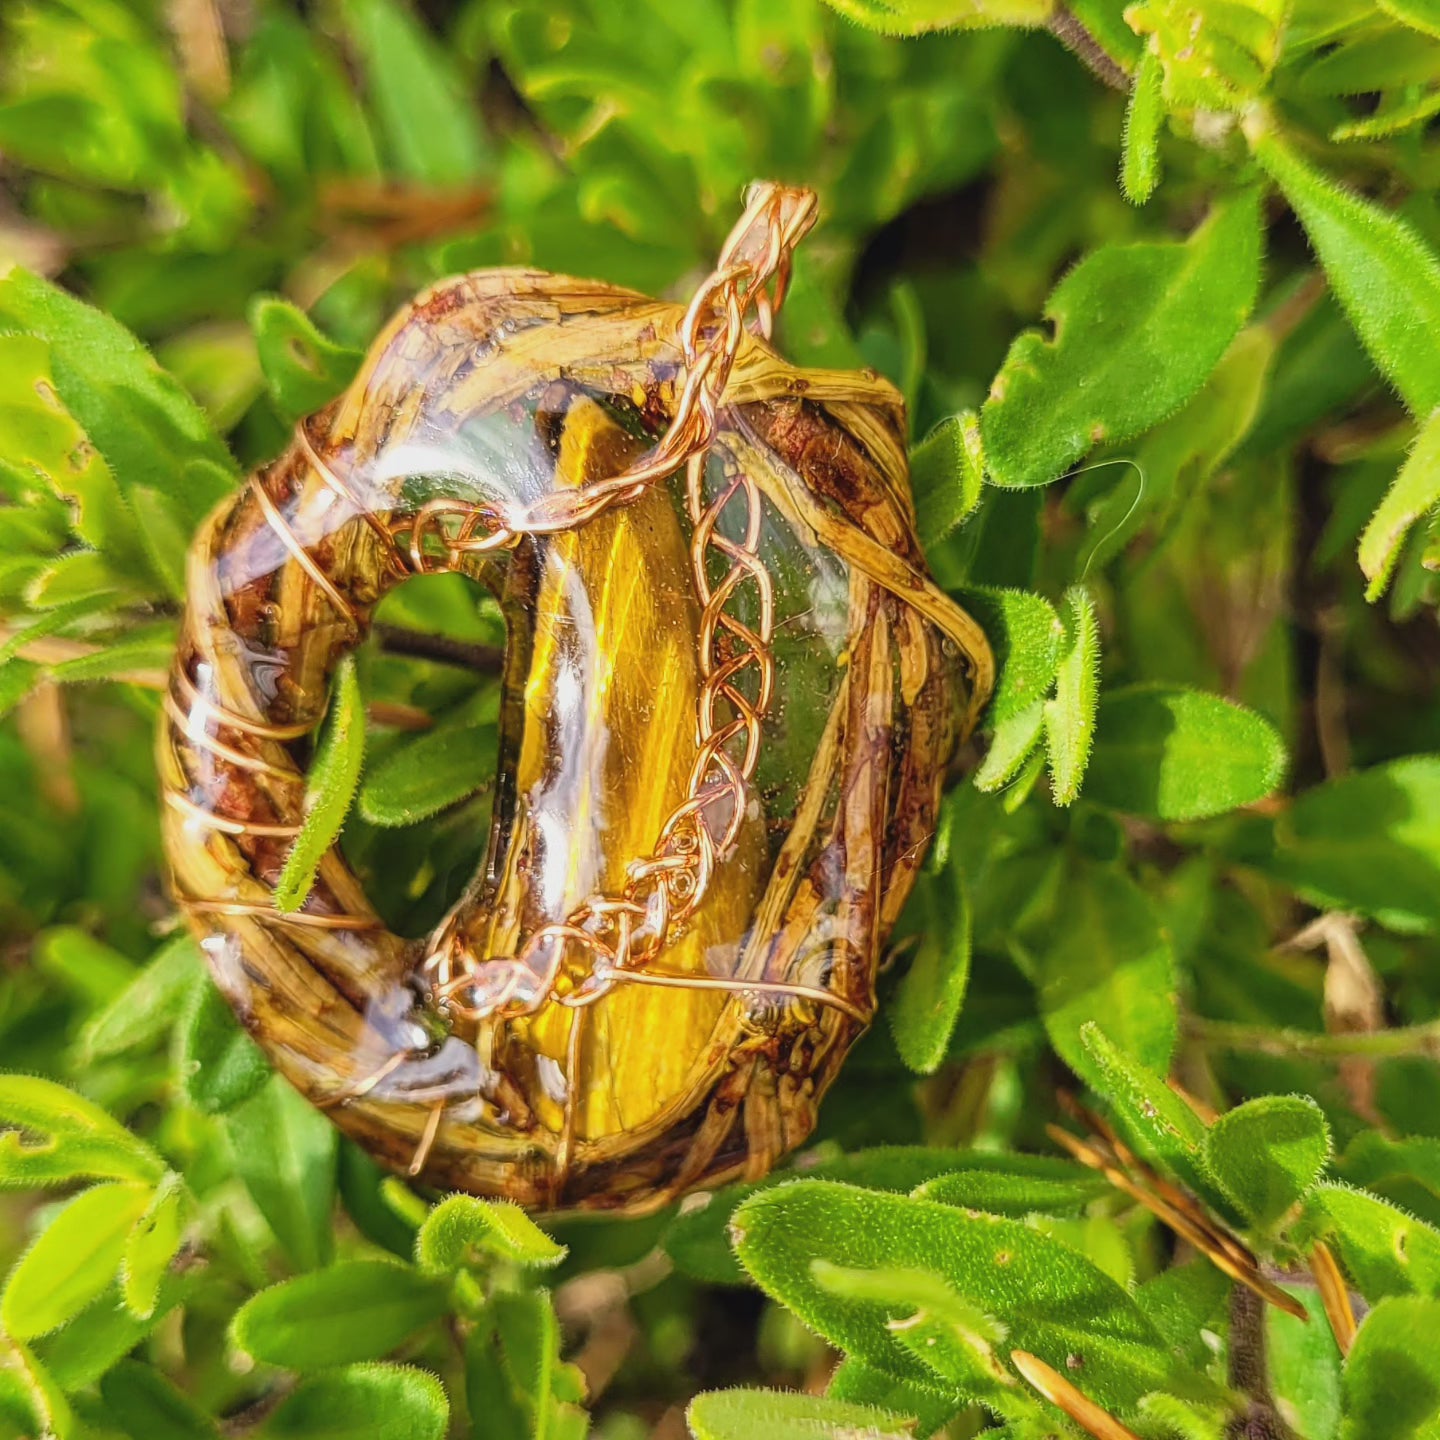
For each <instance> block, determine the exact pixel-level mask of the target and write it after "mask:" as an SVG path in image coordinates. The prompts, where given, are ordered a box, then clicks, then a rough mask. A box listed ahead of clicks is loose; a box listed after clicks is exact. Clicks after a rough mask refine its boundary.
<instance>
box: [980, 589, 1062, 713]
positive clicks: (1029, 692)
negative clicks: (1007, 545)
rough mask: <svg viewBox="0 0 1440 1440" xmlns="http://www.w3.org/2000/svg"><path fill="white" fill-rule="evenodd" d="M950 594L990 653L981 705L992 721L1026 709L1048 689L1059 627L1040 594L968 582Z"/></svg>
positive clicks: (1057, 651) (1057, 657)
mask: <svg viewBox="0 0 1440 1440" xmlns="http://www.w3.org/2000/svg"><path fill="white" fill-rule="evenodd" d="M955 599H956V600H957V601H959V603H960V604H961V605H963V606H964V607H965V609H966V610H968V611H969V612H970V614H971V615H972V616H973V617H974V618H975V622H976V624H978V625H979V626H980V628H981V629H982V630H984V632H985V636H986V638H987V639H988V640H989V641H990V645H991V648H992V649H993V650H994V652H995V667H996V681H995V693H994V694H993V695H992V696H991V697H990V703H989V705H988V706H987V707H986V710H985V721H986V724H987V725H991V726H996V727H998V726H999V725H1001V724H1003V723H1004V722H1005V721H1007V720H1012V719H1014V718H1015V717H1016V716H1018V715H1020V714H1022V713H1024V712H1025V711H1027V710H1028V709H1029V708H1030V706H1032V705H1033V704H1034V703H1035V701H1037V700H1042V699H1044V697H1045V696H1046V695H1048V694H1049V692H1050V686H1051V684H1052V683H1053V682H1054V680H1055V674H1056V671H1057V670H1058V669H1059V667H1060V651H1061V645H1062V643H1063V641H1064V638H1065V626H1064V625H1063V624H1062V623H1061V620H1060V617H1059V615H1057V614H1056V613H1055V607H1054V606H1053V605H1051V603H1050V602H1049V601H1048V600H1046V599H1045V597H1044V596H1043V595H1036V594H1035V593H1033V592H1032V591H1029V590H995V589H990V588H988V587H982V586H971V587H967V588H965V589H962V590H957V591H956V592H955Z"/></svg>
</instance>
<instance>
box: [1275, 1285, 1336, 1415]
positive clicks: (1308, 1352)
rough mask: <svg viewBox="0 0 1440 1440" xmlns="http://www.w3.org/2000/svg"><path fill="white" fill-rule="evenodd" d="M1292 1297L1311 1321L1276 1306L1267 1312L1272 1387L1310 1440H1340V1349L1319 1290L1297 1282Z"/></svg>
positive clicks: (1284, 1408) (1284, 1411)
mask: <svg viewBox="0 0 1440 1440" xmlns="http://www.w3.org/2000/svg"><path fill="white" fill-rule="evenodd" d="M1289 1293H1290V1295H1291V1296H1292V1297H1293V1298H1294V1299H1296V1300H1298V1301H1299V1302H1300V1303H1301V1304H1302V1305H1303V1306H1304V1307H1305V1311H1306V1313H1307V1315H1308V1316H1309V1319H1308V1320H1301V1319H1300V1318H1299V1317H1298V1316H1295V1315H1287V1314H1286V1313H1285V1311H1283V1310H1281V1309H1279V1308H1278V1307H1276V1306H1274V1305H1272V1306H1269V1307H1268V1308H1267V1310H1266V1325H1265V1329H1266V1332H1267V1333H1266V1337H1265V1338H1266V1342H1267V1350H1268V1356H1267V1358H1268V1359H1269V1362H1270V1388H1271V1391H1272V1392H1273V1394H1274V1396H1275V1400H1276V1403H1277V1404H1278V1405H1279V1406H1280V1408H1281V1412H1282V1413H1283V1414H1286V1415H1289V1416H1291V1417H1293V1421H1292V1423H1293V1425H1294V1428H1295V1430H1296V1431H1297V1432H1298V1433H1299V1434H1301V1435H1304V1436H1305V1437H1306V1440H1336V1436H1337V1434H1338V1432H1339V1429H1340V1360H1341V1356H1340V1347H1339V1346H1338V1345H1336V1343H1335V1334H1334V1332H1333V1331H1332V1330H1331V1329H1330V1322H1329V1321H1328V1320H1327V1319H1326V1316H1325V1306H1324V1304H1323V1302H1322V1301H1321V1299H1320V1295H1319V1292H1318V1291H1316V1290H1311V1289H1306V1288H1302V1287H1301V1286H1298V1285H1297V1286H1293V1287H1291V1288H1290V1290H1289Z"/></svg>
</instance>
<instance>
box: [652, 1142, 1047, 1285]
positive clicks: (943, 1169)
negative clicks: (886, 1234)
mask: <svg viewBox="0 0 1440 1440" xmlns="http://www.w3.org/2000/svg"><path fill="white" fill-rule="evenodd" d="M1030 1158H1031V1157H1028V1156H1018V1157H1017V1156H1013V1155H984V1154H978V1153H977V1152H975V1151H973V1150H945V1149H939V1148H936V1149H930V1148H927V1147H925V1146H921V1145H875V1146H871V1147H870V1148H869V1149H866V1150H861V1151H858V1152H857V1153H855V1154H853V1155H839V1156H836V1157H835V1158H834V1159H832V1160H823V1161H820V1162H818V1163H816V1164H813V1165H811V1166H809V1167H808V1168H807V1169H806V1171H805V1173H806V1174H807V1175H811V1176H823V1177H824V1178H826V1179H830V1180H840V1181H843V1182H845V1183H846V1184H848V1185H860V1186H864V1187H866V1188H867V1189H872V1190H884V1191H889V1192H893V1193H896V1194H904V1193H905V1192H907V1191H910V1190H914V1189H915V1188H916V1187H917V1186H919V1185H923V1184H924V1183H925V1182H926V1181H928V1180H933V1179H935V1178H936V1177H937V1176H940V1175H946V1174H948V1173H949V1172H950V1171H952V1170H971V1169H979V1170H987V1171H988V1170H990V1169H991V1168H992V1167H998V1168H1000V1169H1001V1170H1009V1169H1010V1168H1011V1162H1012V1161H1013V1162H1016V1163H1017V1164H1018V1165H1019V1168H1020V1173H1021V1174H1025V1173H1026V1172H1027V1165H1028V1161H1029V1159H1030ZM794 1178H795V1177H794V1173H793V1172H786V1171H781V1172H780V1173H778V1174H774V1175H770V1176H768V1177H767V1178H766V1179H764V1180H758V1181H753V1182H751V1183H749V1184H741V1185H730V1186H727V1187H726V1188H725V1189H723V1190H721V1191H719V1192H718V1193H716V1194H714V1195H712V1196H710V1197H709V1198H708V1200H707V1202H706V1203H705V1204H704V1205H700V1206H690V1207H687V1208H686V1209H685V1210H683V1211H682V1212H681V1213H680V1214H679V1215H677V1216H676V1217H675V1219H674V1220H672V1221H671V1222H670V1228H669V1229H668V1230H667V1231H666V1232H665V1239H664V1245H665V1250H666V1252H667V1253H668V1254H669V1256H670V1258H671V1259H672V1260H674V1262H675V1264H676V1265H677V1266H678V1267H679V1269H681V1270H682V1271H684V1272H685V1274H687V1275H690V1276H693V1277H694V1278H695V1279H697V1280H705V1281H708V1282H709V1283H710V1284H715V1285H739V1284H743V1283H744V1279H745V1275H744V1272H743V1271H742V1270H741V1269H740V1267H739V1266H738V1265H737V1264H736V1262H735V1256H734V1253H733V1251H732V1250H731V1248H730V1234H729V1230H730V1220H731V1217H732V1216H733V1215H734V1213H735V1211H736V1209H737V1207H738V1206H739V1205H740V1204H741V1203H742V1202H744V1201H745V1200H746V1199H748V1198H749V1197H750V1196H751V1195H754V1194H755V1193H757V1192H758V1191H760V1190H765V1189H769V1188H771V1187H772V1186H775V1185H784V1184H787V1183H788V1182H789V1181H791V1180H793V1179H794Z"/></svg>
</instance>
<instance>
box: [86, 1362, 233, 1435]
mask: <svg viewBox="0 0 1440 1440" xmlns="http://www.w3.org/2000/svg"><path fill="white" fill-rule="evenodd" d="M100 1397H101V1399H102V1400H104V1402H105V1409H106V1412H107V1415H106V1418H107V1419H110V1420H113V1421H114V1422H115V1423H116V1424H117V1425H119V1427H120V1428H121V1429H122V1430H123V1431H124V1432H125V1433H126V1434H127V1435H129V1436H130V1437H131V1440H215V1437H216V1436H217V1435H218V1434H219V1432H218V1431H217V1430H216V1428H215V1422H214V1421H213V1420H211V1418H210V1417H209V1416H208V1415H207V1414H205V1412H204V1411H203V1410H201V1409H200V1407H199V1406H198V1405H196V1404H195V1402H194V1401H193V1400H191V1399H189V1398H188V1397H187V1396H185V1395H183V1394H182V1393H181V1392H180V1391H179V1390H178V1389H176V1387H175V1386H174V1385H172V1384H171V1383H170V1381H169V1380H167V1379H166V1378H165V1377H164V1376H163V1375H162V1374H161V1373H160V1372H159V1371H158V1370H156V1369H155V1368H154V1366H151V1365H141V1364H140V1363H139V1362H138V1361H135V1360H122V1361H121V1362H120V1363H119V1364H118V1365H117V1366H116V1367H115V1368H114V1369H113V1370H112V1371H110V1373H109V1374H108V1375H106V1376H105V1378H104V1379H103V1380H102V1381H101V1382H100Z"/></svg>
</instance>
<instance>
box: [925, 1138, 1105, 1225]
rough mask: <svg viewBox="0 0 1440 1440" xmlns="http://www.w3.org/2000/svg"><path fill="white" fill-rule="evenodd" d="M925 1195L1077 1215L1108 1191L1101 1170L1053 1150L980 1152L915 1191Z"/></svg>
mask: <svg viewBox="0 0 1440 1440" xmlns="http://www.w3.org/2000/svg"><path fill="white" fill-rule="evenodd" d="M912 1193H913V1194H914V1195H916V1196H917V1197H918V1198H920V1199H921V1200H934V1201H936V1202H937V1203H938V1204H941V1205H955V1206H958V1207H959V1208H960V1209H962V1210H988V1211H989V1212H990V1213H991V1214H992V1215H1010V1216H1013V1217H1014V1218H1015V1219H1017V1220H1019V1219H1024V1218H1025V1216H1027V1215H1073V1214H1075V1213H1076V1212H1078V1211H1080V1210H1083V1209H1084V1208H1085V1207H1086V1206H1087V1205H1089V1204H1090V1203H1091V1202H1092V1201H1095V1200H1098V1199H1100V1198H1101V1197H1102V1196H1104V1195H1107V1194H1109V1193H1110V1182H1109V1181H1108V1180H1106V1179H1105V1177H1104V1176H1103V1175H1097V1174H1096V1173H1095V1172H1094V1171H1093V1170H1088V1169H1086V1167H1085V1166H1083V1165H1075V1164H1072V1163H1071V1162H1070V1161H1068V1160H1057V1159H1055V1158H1053V1157H1052V1156H1049V1155H1016V1154H999V1155H984V1154H977V1155H975V1156H974V1157H973V1158H972V1161H971V1163H970V1164H969V1165H968V1166H967V1167H966V1168H965V1169H963V1170H959V1169H957V1170H951V1171H947V1172H946V1173H945V1174H943V1175H937V1176H936V1177H935V1178H934V1179H933V1180H927V1181H925V1183H924V1184H923V1185H919V1186H917V1187H916V1189H915V1190H914V1191H913V1192H912Z"/></svg>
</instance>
